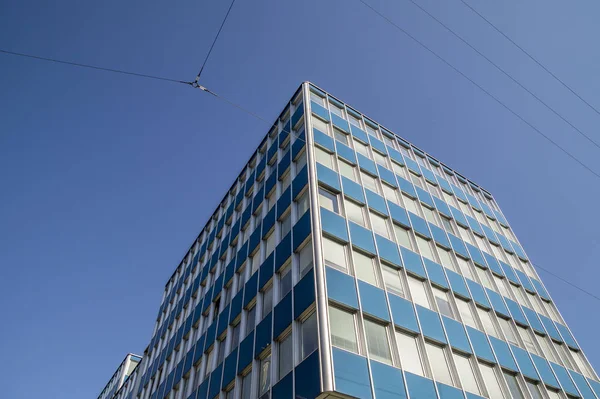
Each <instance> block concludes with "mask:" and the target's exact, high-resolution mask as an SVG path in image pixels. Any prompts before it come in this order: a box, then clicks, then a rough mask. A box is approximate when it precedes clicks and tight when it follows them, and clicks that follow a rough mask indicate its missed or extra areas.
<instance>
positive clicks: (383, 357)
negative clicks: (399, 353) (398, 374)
mask: <svg viewBox="0 0 600 399" xmlns="http://www.w3.org/2000/svg"><path fill="white" fill-rule="evenodd" d="M365 334H366V336H367V348H368V349H369V356H370V357H371V359H373V360H378V361H380V362H384V363H388V364H391V363H392V355H391V354H390V346H389V343H388V337H387V332H386V328H385V327H384V326H382V325H380V324H377V323H373V322H372V321H369V320H365Z"/></svg>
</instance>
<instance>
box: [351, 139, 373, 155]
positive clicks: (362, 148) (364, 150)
mask: <svg viewBox="0 0 600 399" xmlns="http://www.w3.org/2000/svg"><path fill="white" fill-rule="evenodd" d="M354 149H355V150H356V152H358V153H359V154H362V155H364V156H365V157H367V158H369V159H371V154H369V147H367V146H366V145H364V144H363V143H361V142H359V141H356V140H354Z"/></svg>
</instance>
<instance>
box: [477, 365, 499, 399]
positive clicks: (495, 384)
mask: <svg viewBox="0 0 600 399" xmlns="http://www.w3.org/2000/svg"><path fill="white" fill-rule="evenodd" d="M479 369H480V370H481V375H482V376H483V381H484V382H485V386H486V388H487V392H488V395H487V396H488V397H489V398H490V399H504V394H503V393H502V388H500V382H499V381H498V377H497V376H496V373H495V372H494V367H493V366H489V365H487V364H484V363H479Z"/></svg>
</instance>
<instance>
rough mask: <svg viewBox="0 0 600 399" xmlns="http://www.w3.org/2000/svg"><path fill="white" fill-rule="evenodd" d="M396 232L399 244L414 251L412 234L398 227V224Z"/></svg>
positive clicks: (395, 227) (395, 226)
mask: <svg viewBox="0 0 600 399" xmlns="http://www.w3.org/2000/svg"><path fill="white" fill-rule="evenodd" d="M394 232H395V233H396V239H397V240H398V244H400V245H402V246H403V247H406V248H408V249H411V250H412V249H414V248H413V245H412V242H411V240H410V234H409V232H408V230H407V229H405V228H404V227H401V226H398V225H397V224H394Z"/></svg>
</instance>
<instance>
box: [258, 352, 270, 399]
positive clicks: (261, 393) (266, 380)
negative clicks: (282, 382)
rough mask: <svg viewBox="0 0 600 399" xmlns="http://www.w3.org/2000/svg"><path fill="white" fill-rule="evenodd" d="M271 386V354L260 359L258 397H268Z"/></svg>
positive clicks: (260, 398) (261, 398)
mask: <svg viewBox="0 0 600 399" xmlns="http://www.w3.org/2000/svg"><path fill="white" fill-rule="evenodd" d="M270 386H271V355H269V356H267V357H265V358H264V359H262V360H261V361H260V376H259V379H258V397H259V399H263V398H268V397H270V396H269V388H270Z"/></svg>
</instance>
